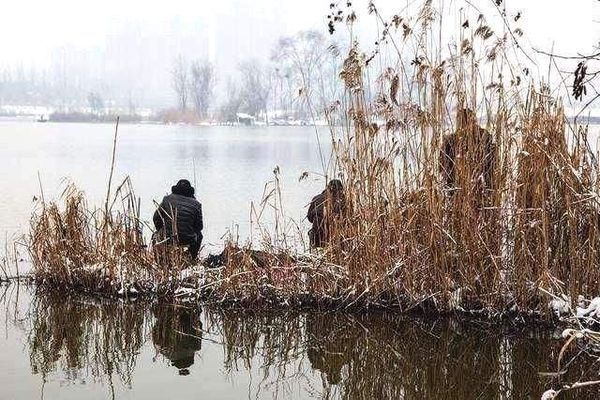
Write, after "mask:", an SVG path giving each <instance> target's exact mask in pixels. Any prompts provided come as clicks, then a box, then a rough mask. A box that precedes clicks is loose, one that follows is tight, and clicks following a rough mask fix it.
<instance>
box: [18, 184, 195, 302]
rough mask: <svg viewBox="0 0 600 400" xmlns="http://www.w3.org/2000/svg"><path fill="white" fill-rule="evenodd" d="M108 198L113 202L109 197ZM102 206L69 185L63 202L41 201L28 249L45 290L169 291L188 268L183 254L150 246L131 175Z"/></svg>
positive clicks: (40, 283) (172, 248)
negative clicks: (98, 205) (89, 200)
mask: <svg viewBox="0 0 600 400" xmlns="http://www.w3.org/2000/svg"><path fill="white" fill-rule="evenodd" d="M109 200H110V201H109ZM109 200H107V203H106V206H105V207H104V208H93V207H91V206H89V205H88V203H87V201H86V198H85V196H84V194H83V193H82V192H81V191H79V190H78V189H77V188H75V187H74V186H72V185H69V186H68V187H67V188H66V189H65V191H64V192H63V194H62V201H63V204H60V203H57V202H50V203H45V202H43V201H42V202H41V203H40V204H39V205H38V209H37V210H36V212H35V213H34V215H33V216H32V219H31V229H30V236H29V253H30V256H31V261H32V265H33V274H34V277H35V280H36V282H37V283H38V284H39V285H40V287H43V288H50V289H67V290H75V291H81V292H91V293H101V294H108V295H117V294H119V295H124V296H126V295H128V294H131V295H135V294H142V293H171V294H172V292H173V291H174V290H175V289H176V288H177V285H176V284H175V279H174V278H176V277H178V274H179V272H180V271H181V270H182V269H183V268H184V267H185V266H186V261H185V260H186V258H185V254H184V252H183V251H182V250H181V249H179V248H174V247H170V246H155V248H150V246H148V244H147V238H145V237H144V235H143V222H142V220H141V219H140V211H139V210H140V203H139V199H138V198H137V197H136V196H135V193H134V191H133V188H132V186H131V182H130V180H129V179H128V178H127V179H125V180H124V181H123V183H122V184H121V185H119V186H118V188H117V190H116V192H115V195H114V197H113V198H111V199H109Z"/></svg>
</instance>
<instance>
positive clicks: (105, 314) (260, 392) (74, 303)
mask: <svg viewBox="0 0 600 400" xmlns="http://www.w3.org/2000/svg"><path fill="white" fill-rule="evenodd" d="M113 129H114V128H113V127H112V126H110V125H88V124H36V123H25V122H0V182H1V183H2V188H4V191H3V196H0V231H1V232H2V233H7V235H8V236H14V235H18V234H22V233H25V232H26V231H27V224H28V221H29V217H30V215H31V211H32V207H33V206H34V204H33V202H32V199H33V197H34V196H39V193H40V188H39V182H38V172H39V176H40V178H41V183H42V186H43V191H44V195H45V197H46V199H47V200H48V199H50V198H55V199H56V198H58V197H60V193H61V190H62V189H63V188H64V185H65V183H64V182H62V179H63V178H68V179H70V180H71V181H73V182H74V183H75V184H77V186H79V187H80V188H81V189H83V190H85V192H86V194H87V195H88V196H89V200H90V203H92V204H97V205H100V204H102V203H103V201H104V197H105V195H106V184H107V180H108V173H109V167H110V157H111V146H112V138H113ZM321 134H322V138H321V139H322V141H323V142H325V143H326V142H327V141H328V140H327V138H328V134H327V132H322V133H321ZM322 150H323V152H324V154H325V157H326V158H327V157H328V153H329V147H328V146H326V145H325V146H324V147H323V148H322ZM276 166H279V167H280V171H281V186H282V189H283V200H284V205H285V209H284V214H285V215H286V216H288V217H289V218H293V219H294V220H296V221H298V222H299V224H300V226H301V229H302V230H306V228H307V226H306V223H305V222H303V221H302V220H303V217H304V214H305V211H306V209H305V206H306V204H307V203H308V201H309V200H310V198H311V197H312V196H313V195H314V194H315V193H316V192H318V191H320V190H321V188H322V187H323V184H324V182H323V179H322V178H321V177H320V176H319V174H321V173H322V172H323V167H322V164H321V160H320V157H319V145H318V142H317V137H316V134H315V132H314V130H312V129H310V128H297V127H296V128H294V127H290V128H268V129H267V128H259V127H257V128H236V127H180V126H153V125H148V126H145V125H122V126H121V127H120V131H119V137H118V148H117V164H116V172H115V181H117V182H118V181H120V180H122V179H123V178H124V177H125V176H127V175H129V176H131V177H132V179H133V183H134V186H135V188H136V191H137V194H138V195H139V196H140V197H141V199H142V210H143V216H144V218H146V219H148V220H149V219H150V218H151V215H152V211H153V208H154V206H153V204H152V200H157V201H160V199H161V197H162V196H163V195H164V194H165V193H166V192H167V191H168V190H169V188H170V186H171V185H172V184H173V183H174V182H175V181H176V180H178V179H180V178H188V179H190V180H194V172H195V175H196V186H197V191H198V197H199V199H200V200H201V201H202V203H203V207H204V212H205V225H206V230H205V238H206V242H207V243H208V245H209V248H208V249H205V250H204V251H205V252H207V251H210V250H211V249H213V248H214V249H218V248H219V247H220V246H221V245H222V236H223V234H224V233H225V232H226V231H227V229H229V228H231V227H235V226H236V225H237V226H238V227H239V233H240V236H241V238H242V239H244V238H246V237H248V236H249V235H250V232H251V229H250V228H251V226H250V223H249V220H250V203H251V202H252V201H255V202H256V201H259V200H260V199H261V198H262V196H263V190H264V188H265V183H267V182H269V181H271V180H272V179H273V169H274V168H275V167H276ZM305 171H309V172H315V174H313V175H311V176H310V177H309V179H306V180H302V181H300V182H299V181H298V178H299V177H300V175H301V174H302V173H303V172H305ZM266 214H267V216H268V214H269V212H266ZM267 219H268V218H267ZM0 310H1V312H0V328H1V329H2V336H1V337H0V398H2V399H19V400H20V399H35V398H39V399H81V398H85V399H88V400H92V399H114V398H117V399H164V398H175V399H191V398H207V399H240V398H248V399H274V398H277V399H309V398H319V399H539V398H540V396H541V393H542V392H543V391H544V390H545V389H546V388H548V387H549V384H550V380H549V379H550V378H547V377H544V376H541V375H539V374H538V373H539V372H544V371H546V372H547V371H555V370H556V362H557V357H558V353H559V351H560V348H561V346H562V344H563V340H562V339H560V338H559V332H554V331H548V330H542V329H532V330H514V329H508V328H505V327H502V326H497V325H488V324H484V323H464V322H459V321H456V320H451V319H444V320H438V321H430V320H423V319H414V318H407V317H401V316H397V315H394V314H361V315H346V314H342V313H319V312H312V313H297V312H289V313H282V312H270V313H264V312H263V313H243V312H240V311H224V310H218V309H210V308H203V309H199V308H194V309H187V308H183V307H174V306H171V305H166V304H157V303H151V302H146V301H137V302H107V301H100V300H97V299H90V298H73V297H68V296H64V295H63V296H58V297H49V296H46V295H42V294H37V295H36V294H35V293H34V292H33V289H32V288H30V287H23V286H21V287H19V286H18V285H16V284H12V285H0ZM593 368H595V370H594V369H593ZM597 369H598V367H597V365H596V366H593V365H587V364H585V363H579V364H575V365H572V366H571V368H570V369H569V372H568V374H567V375H566V376H564V378H565V381H566V382H569V381H574V380H577V379H580V378H582V377H588V378H589V379H593V378H594V377H595V376H596V375H597ZM590 371H591V372H590ZM562 398H583V399H588V398H589V399H596V398H598V396H597V392H596V391H594V390H593V389H591V388H590V389H588V390H587V391H579V392H577V393H576V395H575V394H574V395H569V396H566V397H562Z"/></svg>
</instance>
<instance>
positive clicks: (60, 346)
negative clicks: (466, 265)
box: [28, 296, 597, 400]
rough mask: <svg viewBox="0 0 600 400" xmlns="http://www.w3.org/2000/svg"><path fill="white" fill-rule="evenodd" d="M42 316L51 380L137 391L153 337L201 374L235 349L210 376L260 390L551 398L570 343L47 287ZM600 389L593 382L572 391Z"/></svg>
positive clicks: (172, 361)
mask: <svg viewBox="0 0 600 400" xmlns="http://www.w3.org/2000/svg"><path fill="white" fill-rule="evenodd" d="M30 316H31V318H29V321H30V323H31V326H30V330H29V336H28V344H29V354H30V362H31V368H32V370H33V372H34V373H35V374H40V375H42V377H43V378H44V381H45V380H46V379H47V377H48V376H50V375H56V374H58V375H59V376H60V378H61V379H66V380H67V381H71V382H75V383H78V384H82V383H83V384H86V382H91V381H94V382H96V381H100V382H103V383H107V384H109V385H110V386H111V387H112V385H113V377H115V376H116V377H118V378H119V379H120V380H121V381H122V382H123V383H124V384H125V385H126V386H127V387H129V388H130V389H131V390H133V392H135V390H136V387H138V388H143V387H144V385H145V383H147V382H146V381H145V380H144V379H153V378H149V377H151V376H152V377H153V376H155V375H154V373H155V372H156V371H154V372H153V374H144V373H139V374H137V373H136V374H135V376H136V382H135V384H134V382H133V381H132V376H133V375H134V372H135V371H137V370H144V368H153V369H154V367H152V366H150V365H143V364H142V363H141V361H140V359H139V354H142V353H143V348H144V346H148V347H147V348H146V350H150V351H151V349H154V350H155V356H154V359H155V360H156V359H161V360H164V361H165V362H164V364H166V367H163V368H161V371H162V372H159V373H164V374H171V375H172V374H180V375H188V374H189V375H190V377H189V379H194V378H195V377H196V376H202V373H201V371H200V370H199V368H202V367H199V366H198V365H195V357H196V355H198V354H199V353H200V352H201V351H202V347H203V345H204V346H205V347H206V346H217V348H218V349H222V351H223V356H222V358H217V359H215V360H214V363H217V364H218V365H213V364H206V366H204V368H210V369H211V370H212V371H214V370H215V369H216V370H219V371H222V372H221V373H220V374H221V375H220V376H221V377H222V379H216V380H213V381H211V383H210V384H211V385H215V386H219V385H220V386H223V390H225V391H227V390H233V391H235V389H234V386H235V385H234V383H232V382H234V380H235V379H236V377H238V376H240V375H239V374H242V375H245V376H255V375H257V373H258V375H259V376H260V377H261V379H260V380H259V381H258V382H257V381H254V383H253V385H254V386H253V387H252V388H251V391H252V392H253V397H257V398H262V397H265V396H266V397H269V398H290V397H298V396H300V397H302V398H305V397H316V398H339V399H392V398H394V399H409V400H412V399H415V400H416V399H471V398H480V399H506V400H508V399H528V398H530V399H539V398H540V395H541V393H542V392H544V390H545V389H547V388H548V387H549V384H550V382H549V381H548V378H546V377H542V376H540V375H539V372H541V371H555V368H556V360H557V358H558V353H559V351H560V348H561V347H562V344H563V341H562V340H557V339H553V338H552V337H551V335H550V332H548V331H541V330H540V331H536V330H527V331H515V330H506V329H502V328H500V327H498V326H485V327H481V326H478V325H476V324H473V323H470V324H464V323H458V322H456V321H453V320H450V319H445V320H440V321H426V320H420V319H414V318H410V319H409V318H406V317H400V316H397V315H393V314H361V315H354V316H353V315H345V314H340V313H294V312H287V313H286V312H274V311H270V312H259V313H257V312H253V313H250V312H242V311H232V310H222V309H218V310H215V309H210V308H208V309H204V310H203V312H202V313H200V310H199V309H197V308H195V307H194V308H189V307H181V306H175V305H171V304H157V303H153V304H150V303H145V302H102V301H90V300H85V299H82V298H67V299H65V298H64V297H63V298H58V297H49V296H37V297H36V298H34V300H33V303H32V307H31V311H30ZM203 341H204V343H202V342H203ZM146 353H148V351H146ZM213 354H214V353H213ZM216 354H218V352H217V353H216ZM592 361H593V360H590V361H589V362H587V363H586V362H585V361H584V362H578V363H577V364H573V365H570V367H569V370H568V372H567V373H566V374H564V376H562V378H563V379H564V380H565V382H573V381H576V380H577V379H578V378H579V377H582V376H590V371H593V369H590V368H593V367H594V365H593V362H592ZM156 365H158V366H161V364H160V363H158V364H156ZM596 369H597V368H596ZM89 378H93V379H92V380H91V381H90V379H89ZM187 379H188V378H186V380H187ZM555 383H556V382H555ZM175 390H176V388H175ZM232 393H233V392H232ZM235 393H236V395H239V394H240V393H237V392H235ZM247 394H248V393H246V392H245V395H247ZM290 394H295V396H291V395H290ZM596 395H597V394H596V393H595V392H594V391H593V389H590V390H588V391H586V390H581V391H577V392H573V393H568V394H567V395H566V396H564V397H562V398H564V399H569V398H578V399H588V398H589V399H595V398H596ZM234 397H235V396H234Z"/></svg>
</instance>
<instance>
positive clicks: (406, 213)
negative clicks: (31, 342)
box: [31, 1, 600, 313]
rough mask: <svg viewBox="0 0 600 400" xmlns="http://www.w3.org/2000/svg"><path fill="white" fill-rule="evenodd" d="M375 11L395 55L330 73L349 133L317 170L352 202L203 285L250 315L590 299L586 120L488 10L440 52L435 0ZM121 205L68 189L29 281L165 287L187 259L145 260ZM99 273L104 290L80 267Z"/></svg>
mask: <svg viewBox="0 0 600 400" xmlns="http://www.w3.org/2000/svg"><path fill="white" fill-rule="evenodd" d="M370 11H371V13H372V14H373V15H374V17H375V18H377V19H379V20H380V21H381V22H382V24H383V26H384V27H385V30H384V32H383V38H382V41H381V43H385V42H388V43H389V46H388V49H387V53H386V54H387V56H386V58H382V57H381V56H380V55H381V54H383V50H382V48H381V46H382V45H381V44H378V46H379V47H377V49H376V51H375V53H374V54H373V57H370V56H369V55H366V54H363V53H362V52H361V51H360V49H359V47H358V46H357V45H356V44H355V45H353V46H352V48H351V49H350V50H349V52H348V55H347V57H346V60H345V62H344V67H343V70H342V71H341V73H340V78H341V79H343V81H344V83H345V85H346V94H345V98H344V101H343V102H340V103H337V104H334V105H332V109H331V110H332V111H333V110H335V111H336V112H337V111H341V112H343V113H345V114H346V116H347V121H348V123H347V124H346V125H344V126H342V127H339V126H334V125H333V124H332V125H331V127H330V130H331V140H332V145H333V149H334V156H333V160H332V161H333V163H332V167H331V168H330V169H329V170H328V171H326V172H327V174H328V175H329V176H336V177H340V178H341V179H342V180H343V182H344V185H345V198H346V202H347V204H346V212H345V215H344V216H343V218H333V217H332V218H330V220H331V223H330V227H329V230H330V232H331V235H330V240H329V241H328V243H327V245H326V246H325V247H324V248H323V249H322V250H320V251H317V252H313V253H312V254H304V253H303V252H298V251H297V249H294V248H293V247H291V246H289V245H288V244H287V243H288V241H287V240H285V239H284V238H282V237H281V236H280V235H279V232H274V233H273V235H272V236H271V237H269V236H268V235H266V236H265V237H263V242H264V246H263V250H264V253H262V256H260V257H259V258H258V259H257V257H256V255H257V253H256V252H254V251H252V250H251V249H250V246H247V247H244V248H240V247H239V246H238V245H237V244H236V243H231V244H228V245H226V249H225V251H224V253H223V255H222V256H223V257H222V258H221V261H222V265H221V267H220V268H216V269H213V270H210V271H208V270H207V271H205V272H204V273H203V274H204V275H203V279H204V281H203V282H204V283H203V285H201V286H200V287H199V289H198V292H199V293H201V295H202V296H203V297H204V298H205V299H207V300H211V301H217V302H233V303H243V304H245V305H251V306H254V305H259V304H263V305H264V304H274V303H275V304H278V305H289V304H300V305H307V304H311V305H317V306H327V307H330V306H335V307H338V306H341V307H397V308H400V309H402V310H407V309H413V308H415V307H417V306H419V307H424V308H427V309H432V310H436V311H448V310H457V309H458V310H468V311H483V312H489V313H495V312H515V313H530V312H536V313H543V312H544V311H545V310H546V309H547V306H546V304H547V301H548V300H549V299H548V298H546V297H544V296H545V295H544V294H543V292H542V291H541V290H540V289H544V290H547V291H551V292H553V293H565V294H567V295H568V296H569V298H571V299H576V298H577V296H578V295H584V296H586V297H593V296H595V295H597V288H598V282H599V278H600V272H599V271H600V269H599V268H598V265H599V253H598V249H599V246H600V241H599V238H600V235H599V230H600V225H599V224H600V214H599V209H598V203H597V198H598V193H599V192H598V166H597V164H596V163H595V162H594V156H593V154H591V152H590V151H589V145H588V143H587V129H586V127H579V126H572V125H568V121H567V118H566V116H565V111H564V108H563V106H562V105H561V101H560V99H557V98H555V97H553V96H552V95H551V92H550V90H549V89H548V87H547V86H546V85H544V84H543V83H542V82H540V81H538V80H536V78H535V77H533V76H532V75H531V74H530V71H529V69H528V68H526V67H525V68H521V67H522V65H520V64H519V63H518V61H514V60H513V58H512V56H509V52H510V53H511V54H512V50H514V49H515V48H518V47H515V44H514V43H513V41H512V39H511V35H508V34H505V35H499V34H496V33H494V31H493V29H492V27H490V26H489V25H488V24H487V22H486V19H485V17H483V16H481V15H480V16H479V17H478V18H477V17H476V16H474V17H473V19H471V27H469V24H468V23H467V24H465V23H464V21H461V22H462V25H461V28H459V29H461V30H462V33H461V37H460V41H459V42H458V43H455V44H454V45H450V46H446V44H445V43H441V42H439V41H437V38H441V37H442V35H441V32H439V30H440V29H442V28H441V26H442V24H439V26H438V24H437V21H439V19H440V18H441V16H440V14H439V13H440V11H439V10H437V9H436V8H435V7H434V6H433V5H432V3H431V2H430V1H425V2H424V5H423V7H422V8H420V9H419V11H418V12H417V13H416V15H414V16H406V15H396V16H393V17H392V18H390V19H389V20H384V18H383V17H382V16H380V15H379V13H378V10H377V9H376V8H375V6H371V7H370ZM349 17H350V16H349ZM465 18H466V17H465ZM348 21H349V22H352V21H353V20H351V19H350V18H348ZM475 21H476V22H475ZM447 48H448V49H449V50H446V49H447ZM390 49H391V52H390ZM519 49H520V48H519ZM390 53H391V54H392V55H393V56H392V58H390ZM374 60H375V61H374ZM377 60H379V61H378V62H379V69H380V71H382V73H381V75H380V76H379V78H378V79H377V81H376V82H371V81H370V80H369V79H368V76H369V68H372V64H374V63H375V62H376V61H377ZM382 60H383V61H382ZM385 60H388V66H385V67H384V65H383V63H385V62H386V61H385ZM390 60H391V61H390ZM410 60H412V61H410ZM369 64H370V65H371V67H370V66H369ZM374 86H376V87H377V88H378V91H377V94H376V95H374V96H373V95H371V90H370V89H371V88H372V87H374ZM472 114H473V115H476V116H477V117H476V118H475V117H474V118H470V117H468V116H469V115H472ZM459 120H460V121H459ZM480 125H481V127H480ZM448 146H450V147H448ZM448 162H450V165H451V172H450V171H449V170H448V168H446V167H448V165H449V164H448ZM449 174H451V178H450V177H449V176H450V175H449ZM274 193H275V196H276V193H277V192H276V191H275V192H274ZM123 198H124V205H125V207H124V208H123V209H122V210H120V211H119V212H115V211H113V210H112V209H110V210H109V209H108V208H107V209H106V210H100V211H98V210H97V211H94V212H91V213H90V212H89V211H87V205H86V204H85V200H84V198H83V197H82V196H81V195H80V194H78V193H77V192H75V191H71V192H69V193H67V194H66V208H65V210H64V211H59V209H58V208H57V207H56V206H54V205H45V206H44V207H43V210H42V213H41V214H39V215H38V216H36V217H35V218H34V220H33V224H32V235H31V239H32V240H31V252H32V256H33V263H34V267H35V274H36V277H37V278H38V281H40V282H51V283H52V284H53V285H56V286H68V287H76V288H80V289H82V290H90V291H95V290H99V289H100V290H105V286H104V285H112V287H117V286H119V285H121V286H122V285H123V282H157V281H160V282H173V281H175V280H176V279H171V280H170V279H169V277H171V278H173V277H175V275H173V274H177V272H178V267H175V268H174V266H176V265H179V264H178V263H177V262H173V260H179V261H181V260H180V259H178V258H177V257H175V258H172V257H167V258H166V259H167V260H168V262H164V261H165V260H164V259H163V260H162V262H160V261H161V260H160V259H159V258H157V257H154V255H153V253H152V251H150V250H148V248H147V247H146V245H145V243H144V242H143V235H142V234H141V228H142V224H141V222H140V216H139V205H138V204H136V203H135V201H134V199H135V198H134V197H128V196H124V197H123ZM265 201H268V199H266V200H265ZM276 201H277V200H276ZM278 207H279V206H278V205H277V204H276V205H275V208H276V209H277V208H278ZM261 257H262V258H261ZM99 264H100V265H102V268H101V271H102V272H101V275H100V277H101V279H98V275H97V274H98V268H92V269H91V270H89V269H88V268H89V266H93V265H99ZM88 271H91V272H88ZM115 282H120V283H118V284H117V285H116V286H115Z"/></svg>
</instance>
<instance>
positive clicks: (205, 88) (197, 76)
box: [190, 60, 216, 118]
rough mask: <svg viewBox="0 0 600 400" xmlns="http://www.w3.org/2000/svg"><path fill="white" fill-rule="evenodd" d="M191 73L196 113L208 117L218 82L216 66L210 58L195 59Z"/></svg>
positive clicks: (191, 89) (191, 88)
mask: <svg viewBox="0 0 600 400" xmlns="http://www.w3.org/2000/svg"><path fill="white" fill-rule="evenodd" d="M191 74H192V77H191V78H192V79H191V82H190V91H191V95H192V100H193V101H194V107H195V108H196V113H197V114H198V116H199V117H200V118H206V116H207V113H208V108H209V106H210V102H211V100H212V97H213V91H214V88H215V83H216V77H215V68H214V66H213V64H212V63H211V62H210V61H208V60H201V61H194V62H193V63H192V66H191Z"/></svg>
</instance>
